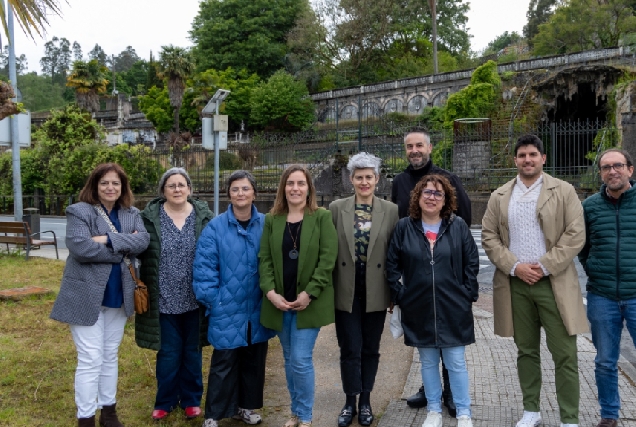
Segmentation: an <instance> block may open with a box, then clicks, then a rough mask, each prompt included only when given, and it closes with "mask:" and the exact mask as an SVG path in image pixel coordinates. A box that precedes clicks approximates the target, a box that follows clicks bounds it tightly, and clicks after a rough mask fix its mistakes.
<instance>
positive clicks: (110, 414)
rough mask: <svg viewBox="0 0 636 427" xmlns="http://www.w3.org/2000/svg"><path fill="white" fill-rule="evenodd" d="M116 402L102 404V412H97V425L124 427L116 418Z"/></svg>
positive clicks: (102, 426)
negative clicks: (107, 404) (108, 404)
mask: <svg viewBox="0 0 636 427" xmlns="http://www.w3.org/2000/svg"><path fill="white" fill-rule="evenodd" d="M116 406H117V404H116V403H115V404H112V405H110V406H104V407H103V408H102V412H101V413H100V414H99V425H100V426H101V427H124V425H123V424H122V423H120V422H119V419H118V418H117V409H116V408H115V407H116Z"/></svg>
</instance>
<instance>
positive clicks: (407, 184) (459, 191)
mask: <svg viewBox="0 0 636 427" xmlns="http://www.w3.org/2000/svg"><path fill="white" fill-rule="evenodd" d="M432 174H439V175H443V176H445V177H446V178H448V180H449V181H450V183H451V185H452V186H453V187H455V192H456V196H457V210H456V211H455V213H456V214H457V216H459V217H460V218H462V219H463V220H464V221H465V222H466V224H467V225H468V226H469V227H470V223H471V206H470V199H469V198H468V194H466V190H464V187H463V186H462V182H461V180H460V179H459V177H458V176H457V175H455V174H453V173H450V172H449V171H447V170H444V169H442V168H438V167H437V166H435V165H434V164H433V162H432V161H431V160H429V161H428V163H426V164H425V165H424V167H422V168H419V169H414V168H413V166H411V165H409V166H408V167H407V168H406V169H405V170H404V172H402V173H400V174H398V175H397V176H396V177H395V178H394V179H393V187H392V189H391V201H393V203H395V204H397V205H398V215H399V217H400V218H404V217H406V216H408V214H409V201H410V199H411V191H412V190H413V188H415V185H416V184H417V183H418V181H419V180H420V179H422V177H423V176H425V175H432Z"/></svg>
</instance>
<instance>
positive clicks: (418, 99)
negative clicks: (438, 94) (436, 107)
mask: <svg viewBox="0 0 636 427" xmlns="http://www.w3.org/2000/svg"><path fill="white" fill-rule="evenodd" d="M427 105H428V100H427V99H426V97H425V96H423V95H415V96H413V97H412V98H411V99H409V101H408V103H407V106H406V108H407V110H406V112H407V114H411V115H418V114H420V113H421V112H422V110H423V109H424V108H426V106H427Z"/></svg>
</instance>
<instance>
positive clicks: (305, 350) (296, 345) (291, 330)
mask: <svg viewBox="0 0 636 427" xmlns="http://www.w3.org/2000/svg"><path fill="white" fill-rule="evenodd" d="M296 317H297V314H296V313H295V312H293V311H286V312H284V313H283V330H282V331H280V332H278V333H277V335H278V339H280V343H281V345H282V346H283V358H284V359H285V377H286V378H287V389H288V390H289V395H290V396H291V413H292V415H296V416H298V419H299V420H300V421H301V422H310V421H311V419H312V411H313V408H314V393H315V377H314V360H313V353H314V344H316V338H318V332H320V328H306V329H297V328H296Z"/></svg>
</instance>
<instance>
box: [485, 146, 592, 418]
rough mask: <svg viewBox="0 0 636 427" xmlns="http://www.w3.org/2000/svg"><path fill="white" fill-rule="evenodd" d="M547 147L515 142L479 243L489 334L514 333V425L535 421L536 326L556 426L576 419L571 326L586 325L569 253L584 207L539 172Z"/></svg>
mask: <svg viewBox="0 0 636 427" xmlns="http://www.w3.org/2000/svg"><path fill="white" fill-rule="evenodd" d="M545 158H546V156H545V151H544V149H543V143H542V141H541V140H540V139H539V138H538V137H537V136H535V135H525V136H522V137H521V138H519V140H518V141H517V144H516V145H515V157H514V161H515V165H516V166H517V169H518V173H519V174H518V175H517V177H516V178H515V179H513V180H511V181H509V182H507V183H506V184H504V185H503V186H501V187H500V188H498V189H497V190H495V191H494V192H493V193H492V195H491V196H490V200H489V201H488V208H487V209H486V214H485V215H484V218H483V221H482V246H483V248H484V250H485V251H486V254H487V255H488V258H489V259H490V261H491V262H492V263H493V264H494V265H495V267H497V270H496V272H495V276H494V279H493V288H494V294H493V299H494V301H493V305H494V315H495V316H494V321H495V334H497V335H500V336H502V337H510V336H512V337H514V340H515V344H516V345H517V349H518V353H517V370H518V375H519V383H520V385H521V392H522V394H523V408H524V414H523V418H522V419H521V420H520V421H519V422H518V423H517V427H535V426H538V425H539V424H540V423H541V412H540V408H539V397H540V392H541V359H540V350H539V344H540V338H541V334H540V330H541V327H542V326H543V328H544V330H545V333H546V341H547V345H548V349H549V350H550V353H551V354H552V359H553V360H554V363H555V380H556V388H557V401H558V403H559V409H560V416H561V426H562V427H572V426H578V422H579V421H578V418H579V374H578V359H577V346H576V334H580V333H584V332H587V331H588V323H587V319H586V314H585V308H584V306H583V298H582V296H581V289H580V286H579V281H578V275H577V272H576V269H575V266H574V262H573V260H574V257H575V256H576V255H577V254H578V253H579V251H580V250H581V248H582V247H583V245H584V244H585V225H584V220H583V208H582V206H581V202H580V201H579V198H578V196H577V194H576V192H575V190H574V187H572V185H570V184H568V183H567V182H564V181H561V180H560V179H557V178H553V177H551V176H550V175H548V174H547V173H545V172H543V165H544V164H545Z"/></svg>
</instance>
